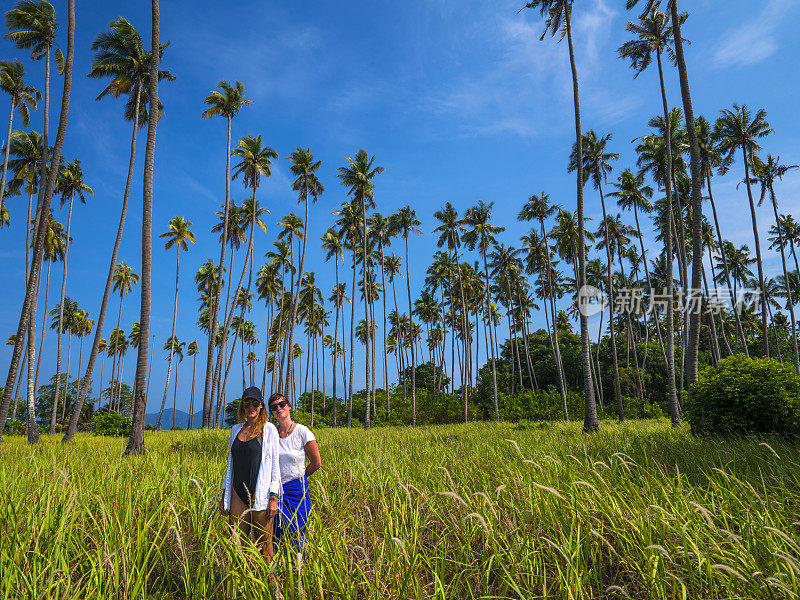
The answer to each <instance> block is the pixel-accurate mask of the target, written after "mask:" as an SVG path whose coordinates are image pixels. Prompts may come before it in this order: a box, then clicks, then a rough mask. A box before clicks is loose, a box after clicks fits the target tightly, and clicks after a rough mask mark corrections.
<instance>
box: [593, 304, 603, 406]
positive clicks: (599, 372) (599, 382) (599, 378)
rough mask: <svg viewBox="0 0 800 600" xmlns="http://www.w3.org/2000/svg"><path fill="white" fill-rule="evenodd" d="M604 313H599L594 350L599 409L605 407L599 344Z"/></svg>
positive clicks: (601, 336)
mask: <svg viewBox="0 0 800 600" xmlns="http://www.w3.org/2000/svg"><path fill="white" fill-rule="evenodd" d="M604 315H605V313H604V312H603V311H600V325H599V326H598V328H597V348H596V350H595V363H596V364H597V389H598V394H597V395H598V398H599V400H600V408H604V406H605V393H604V391H603V370H602V368H601V366H600V342H601V341H602V338H603V316H604Z"/></svg>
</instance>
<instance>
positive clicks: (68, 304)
mask: <svg viewBox="0 0 800 600" xmlns="http://www.w3.org/2000/svg"><path fill="white" fill-rule="evenodd" d="M78 310H80V309H79V308H78V302H77V301H75V300H73V299H72V298H69V297H66V298H64V301H63V303H59V304H58V305H57V306H55V307H54V308H53V309H52V310H51V311H50V316H51V317H53V320H52V321H51V323H50V329H56V330H61V331H60V332H61V333H67V334H71V333H72V332H73V331H74V330H75V323H76V315H77V313H78ZM67 340H68V341H67V377H66V380H67V382H69V368H70V360H71V357H72V335H69V337H68V338H67ZM59 377H60V374H59ZM64 387H65V389H64V402H66V401H67V390H66V388H67V387H68V386H66V385H65V386H64ZM59 398H60V392H59V394H55V395H54V396H53V412H52V413H51V415H50V431H51V432H52V433H55V427H56V425H55V421H56V415H57V414H58V402H59Z"/></svg>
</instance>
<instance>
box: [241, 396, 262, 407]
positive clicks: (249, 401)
mask: <svg viewBox="0 0 800 600" xmlns="http://www.w3.org/2000/svg"><path fill="white" fill-rule="evenodd" d="M242 406H243V407H244V408H257V407H259V406H261V402H259V401H258V400H254V399H253V398H247V399H245V400H242Z"/></svg>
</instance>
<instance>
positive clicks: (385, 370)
mask: <svg viewBox="0 0 800 600" xmlns="http://www.w3.org/2000/svg"><path fill="white" fill-rule="evenodd" d="M378 247H379V248H380V252H381V285H382V286H383V387H384V388H386V414H387V416H388V414H389V411H390V406H389V359H388V357H387V356H386V333H387V331H388V330H387V329H386V271H385V270H384V264H383V263H384V255H383V243H382V242H381V243H379V244H378ZM435 368H436V366H435V364H434V369H435ZM433 379H434V381H436V372H435V371H434V377H433ZM435 387H436V385H435V383H434V389H435Z"/></svg>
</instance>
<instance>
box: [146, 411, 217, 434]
mask: <svg viewBox="0 0 800 600" xmlns="http://www.w3.org/2000/svg"><path fill="white" fill-rule="evenodd" d="M188 420H189V413H187V412H184V411H182V410H176V411H175V426H176V427H180V428H181V429H186V425H187V422H188ZM156 421H158V411H156V412H153V413H147V414H146V415H145V416H144V424H145V425H155V424H156ZM202 424H203V411H202V410H199V411H197V412H196V413H194V415H193V416H192V428H197V427H200V425H202ZM171 427H172V409H171V408H165V409H164V414H163V415H161V429H162V430H165V429H170V428H171Z"/></svg>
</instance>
